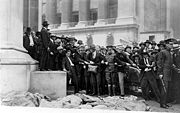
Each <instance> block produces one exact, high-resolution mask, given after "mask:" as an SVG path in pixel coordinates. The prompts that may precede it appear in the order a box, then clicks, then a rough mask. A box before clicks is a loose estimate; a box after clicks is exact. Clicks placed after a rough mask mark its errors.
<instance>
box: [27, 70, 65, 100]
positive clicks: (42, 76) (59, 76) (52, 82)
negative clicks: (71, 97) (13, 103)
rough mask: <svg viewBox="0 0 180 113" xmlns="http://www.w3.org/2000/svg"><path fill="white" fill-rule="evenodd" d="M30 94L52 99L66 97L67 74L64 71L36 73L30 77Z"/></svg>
mask: <svg viewBox="0 0 180 113" xmlns="http://www.w3.org/2000/svg"><path fill="white" fill-rule="evenodd" d="M29 91H30V92H32V93H40V94H43V95H47V96H49V97H51V98H52V99H57V98H60V97H64V96H66V91H67V89H66V73H65V72H62V71H35V72H32V73H31V77H30V89H29Z"/></svg>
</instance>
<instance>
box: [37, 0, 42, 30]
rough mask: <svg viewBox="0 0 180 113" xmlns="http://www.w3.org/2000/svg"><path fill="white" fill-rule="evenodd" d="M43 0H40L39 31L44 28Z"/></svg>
mask: <svg viewBox="0 0 180 113" xmlns="http://www.w3.org/2000/svg"><path fill="white" fill-rule="evenodd" d="M42 5H43V0H38V31H40V30H41V28H42V10H43V6H42Z"/></svg>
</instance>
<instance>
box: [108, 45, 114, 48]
mask: <svg viewBox="0 0 180 113" xmlns="http://www.w3.org/2000/svg"><path fill="white" fill-rule="evenodd" d="M106 48H107V49H108V48H115V47H114V46H112V45H108V46H106Z"/></svg>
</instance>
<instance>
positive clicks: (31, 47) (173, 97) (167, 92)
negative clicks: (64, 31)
mask: <svg viewBox="0 0 180 113" xmlns="http://www.w3.org/2000/svg"><path fill="white" fill-rule="evenodd" d="M42 25H43V28H42V30H41V31H40V32H36V33H35V32H33V31H32V30H31V28H29V27H28V28H27V30H26V32H25V34H24V37H23V46H24V48H25V49H26V50H27V51H28V53H29V55H30V56H31V57H32V58H34V59H35V60H37V61H39V69H40V70H41V71H51V70H52V71H65V72H67V86H68V87H69V86H70V85H73V86H74V92H75V93H78V92H79V91H80V90H86V93H87V94H90V95H98V96H99V95H104V94H107V95H109V96H112V95H120V97H123V96H124V95H126V94H127V93H128V91H129V90H133V91H138V90H139V89H141V90H142V95H143V98H144V99H145V100H150V99H152V98H153V99H156V101H157V102H159V103H160V107H162V108H168V107H170V105H169V104H167V103H169V102H174V103H176V102H180V87H179V86H180V41H179V40H176V39H173V38H170V39H166V40H162V41H160V42H159V43H158V44H157V43H156V42H154V41H149V40H146V41H145V42H142V43H140V44H139V45H135V46H133V47H131V46H126V47H123V46H122V45H118V46H112V45H110V46H107V47H106V48H105V47H100V46H95V45H93V44H92V45H91V46H90V47H88V46H86V45H84V44H83V42H82V41H81V40H78V41H77V39H76V38H75V37H65V36H63V35H62V36H61V37H59V36H55V35H53V34H51V33H50V32H49V30H48V25H49V24H48V22H47V21H44V22H43V24H42Z"/></svg>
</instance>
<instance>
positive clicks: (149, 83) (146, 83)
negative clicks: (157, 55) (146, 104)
mask: <svg viewBox="0 0 180 113" xmlns="http://www.w3.org/2000/svg"><path fill="white" fill-rule="evenodd" d="M139 67H140V68H141V74H142V76H141V79H140V82H141V88H142V93H143V97H144V99H145V100H149V99H151V98H150V90H151V89H152V90H151V91H152V92H153V94H154V95H155V98H156V99H157V101H159V100H160V92H159V89H158V87H157V82H156V78H155V73H154V70H153V67H154V64H153V63H152V61H151V60H150V55H149V53H148V52H143V53H142V59H141V60H140V63H139Z"/></svg>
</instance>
